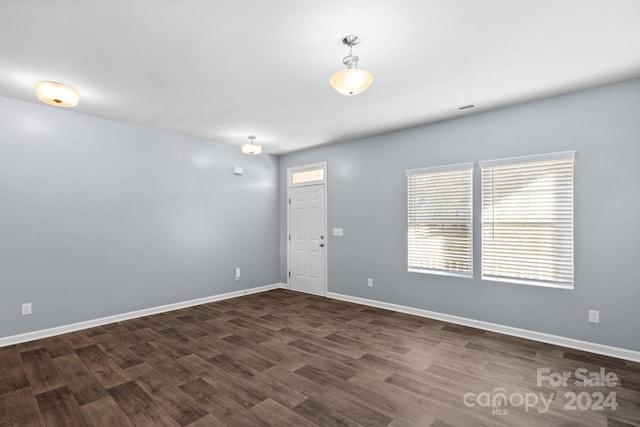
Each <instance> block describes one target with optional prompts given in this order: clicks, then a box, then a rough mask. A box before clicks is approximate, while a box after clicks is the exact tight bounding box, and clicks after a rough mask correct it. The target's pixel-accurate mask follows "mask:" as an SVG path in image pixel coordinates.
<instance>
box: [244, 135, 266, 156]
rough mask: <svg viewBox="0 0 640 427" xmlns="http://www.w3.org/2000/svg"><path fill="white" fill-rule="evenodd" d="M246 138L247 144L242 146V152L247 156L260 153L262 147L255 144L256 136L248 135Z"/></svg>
mask: <svg viewBox="0 0 640 427" xmlns="http://www.w3.org/2000/svg"><path fill="white" fill-rule="evenodd" d="M248 138H249V142H247V143H246V144H242V152H243V153H244V154H249V155H253V154H260V153H262V145H260V144H256V143H255V139H256V136H255V135H249V136H248Z"/></svg>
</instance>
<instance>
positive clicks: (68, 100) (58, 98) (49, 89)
mask: <svg viewBox="0 0 640 427" xmlns="http://www.w3.org/2000/svg"><path fill="white" fill-rule="evenodd" d="M35 90H36V95H37V96H38V99H39V100H40V101H42V102H44V103H46V104H51V105H55V106H57V107H75V106H76V105H78V102H79V101H80V94H79V93H78V91H77V90H75V89H74V88H72V87H71V86H67V85H65V84H62V83H57V82H37V83H36V85H35Z"/></svg>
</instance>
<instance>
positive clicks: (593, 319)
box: [589, 310, 600, 323]
mask: <svg viewBox="0 0 640 427" xmlns="http://www.w3.org/2000/svg"><path fill="white" fill-rule="evenodd" d="M589 323H600V312H599V311H598V310H589Z"/></svg>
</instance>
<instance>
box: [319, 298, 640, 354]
mask: <svg viewBox="0 0 640 427" xmlns="http://www.w3.org/2000/svg"><path fill="white" fill-rule="evenodd" d="M327 297H328V298H333V299H338V300H342V301H348V302H353V303H356V304H363V305H368V306H371V307H378V308H384V309H387V310H393V311H398V312H401V313H407V314H414V315H416V316H420V317H427V318H429V319H435V320H442V321H443V322H449V323H455V324H457V325H463V326H470V327H472V328H478V329H484V330H486V331H491V332H498V333H501V334H505V335H512V336H515V337H520V338H526V339H530V340H533V341H540V342H544V343H547V344H555V345H559V346H562V347H569V348H573V349H576V350H583V351H588V352H591V353H596V354H601V355H604V356H611V357H617V358H619V359H625V360H631V361H633V362H640V351H635V350H628V349H625V348H618V347H610V346H608V345H602V344H596V343H592V342H588V341H581V340H576V339H573V338H565V337H561V336H557V335H551V334H545V333H542V332H535V331H529V330H527V329H520V328H513V327H511V326H505V325H499V324H497V323H489V322H483V321H481V320H474V319H468V318H466V317H459V316H452V315H450V314H444V313H438V312H435V311H428V310H422V309H420V308H413V307H407V306H404V305H398V304H391V303H388V302H382V301H376V300H370V299H366V298H359V297H353V296H350V295H342V294H337V293H334V292H327Z"/></svg>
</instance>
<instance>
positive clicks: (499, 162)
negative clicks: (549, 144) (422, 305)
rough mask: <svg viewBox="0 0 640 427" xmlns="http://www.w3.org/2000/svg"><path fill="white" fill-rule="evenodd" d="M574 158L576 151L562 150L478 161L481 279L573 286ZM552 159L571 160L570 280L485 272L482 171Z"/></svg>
mask: <svg viewBox="0 0 640 427" xmlns="http://www.w3.org/2000/svg"><path fill="white" fill-rule="evenodd" d="M575 158H576V152H575V150H572V151H562V152H556V153H548V154H538V155H531V156H520V157H510V158H503V159H496V160H484V161H480V162H478V166H479V169H480V191H481V196H480V251H481V257H480V267H481V279H482V280H487V281H494V282H504V283H515V284H521V285H530V286H538V287H548V288H557V289H568V290H571V289H573V288H574V286H575ZM554 160H571V161H572V162H573V166H572V176H571V197H572V198H571V233H570V235H571V251H570V253H571V282H559V281H552V280H542V279H540V280H538V279H533V278H519V277H509V276H495V275H488V274H485V257H484V255H485V236H484V209H485V203H484V197H485V194H484V171H485V169H488V168H493V167H496V166H506V165H517V164H527V163H538V162H545V161H554ZM493 208H495V203H493V202H492V209H493Z"/></svg>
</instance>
